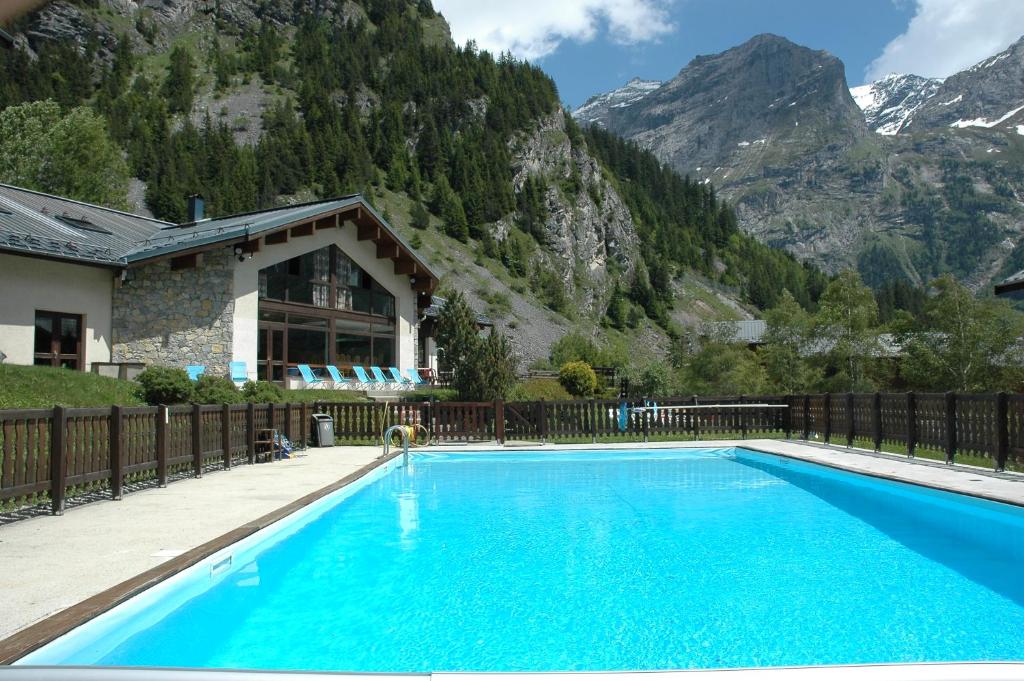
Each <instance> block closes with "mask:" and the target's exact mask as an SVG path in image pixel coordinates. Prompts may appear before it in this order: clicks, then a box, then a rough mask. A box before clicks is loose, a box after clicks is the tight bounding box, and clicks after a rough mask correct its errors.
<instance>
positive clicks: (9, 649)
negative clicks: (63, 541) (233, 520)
mask: <svg viewBox="0 0 1024 681" xmlns="http://www.w3.org/2000/svg"><path fill="white" fill-rule="evenodd" d="M401 455H402V451H401V450H400V449H399V450H394V451H392V452H390V453H389V454H387V455H385V456H381V457H378V458H377V459H374V460H373V461H372V462H370V463H368V464H366V465H365V466H362V467H361V468H359V469H357V470H355V471H353V472H351V473H349V474H348V475H346V476H344V477H342V478H339V479H338V480H336V481H334V482H332V483H331V484H329V485H326V486H324V487H321V488H320V489H318V490H315V491H313V492H310V493H309V494H306V495H304V496H302V497H299V498H298V499H296V500H294V501H291V502H289V503H287V504H285V505H284V506H281V507H279V508H277V509H274V510H273V511H270V512H269V513H266V514H264V515H262V516H260V517H258V518H256V519H255V520H251V521H249V522H247V523H245V524H243V525H240V526H239V527H236V528H234V529H233V530H229V531H228V532H225V533H224V534H222V535H220V536H219V537H216V538H214V539H211V540H210V541H208V542H206V543H204V544H200V545H199V546H196V547H194V548H192V549H189V550H188V551H186V552H185V553H183V554H181V555H180V556H176V557H174V558H171V559H170V560H167V561H165V562H163V563H161V564H160V565H157V566H156V567H153V568H150V569H149V570H146V571H145V572H142V573H140V574H138V575H135V576H134V577H130V578H129V579H126V580H125V581H123V582H121V583H119V584H116V585H114V586H112V587H110V588H108V589H106V590H104V591H101V592H100V593H98V594H96V595H94V596H90V597H89V598H86V599H85V600H83V601H81V602H79V603H76V604H75V605H72V606H71V607H68V608H65V609H63V610H61V611H59V612H56V613H54V614H52V615H50V616H48V617H46V618H44V619H42V620H39V621H38V622H35V623H34V624H30V625H28V626H27V627H25V628H24V629H21V630H19V631H16V632H15V633H13V634H12V635H10V636H8V637H7V638H4V639H0V668H2V667H8V666H10V665H11V664H12V663H14V662H15V661H17V660H19V659H21V658H22V657H25V656H26V655H28V654H29V653H32V652H34V651H35V650H38V649H39V648H41V647H43V646H44V645H47V644H48V643H51V642H52V641H54V640H56V639H58V638H60V637H61V636H64V635H65V634H67V633H69V632H70V631H72V630H74V629H76V628H77V627H80V626H82V625H83V624H85V623H86V622H88V621H90V620H92V619H95V618H96V617H99V616H100V615H102V614H103V613H105V612H108V611H109V610H112V609H113V608H115V607H117V606H118V605H120V604H121V603H124V602H125V601H127V600H129V599H131V598H133V597H135V596H137V595H139V594H140V593H142V592H144V591H146V590H147V589H150V588H152V587H154V586H156V585H157V584H160V583H161V582H163V581H165V580H167V579H169V578H171V577H173V576H175V575H177V574H179V573H180V572H182V571H184V570H187V569H188V568H190V567H192V566H193V565H196V564H197V563H199V562H201V561H203V560H205V559H206V558H209V557H210V556H212V555H214V554H215V553H217V552H218V551H222V550H224V549H226V548H227V547H229V546H231V545H233V544H236V543H238V542H239V541H241V540H243V539H245V538H246V537H249V536H251V535H253V534H255V533H256V532H259V531H260V530H263V529H265V528H267V527H269V526H270V525H273V524H274V523H276V522H279V521H281V520H283V519H285V518H287V517H288V516H290V515H292V514H293V513H296V512H297V511H300V510H302V509H303V508H306V507H307V506H309V505H311V504H313V503H315V502H317V501H319V500H320V499H322V498H324V497H326V496H327V495H329V494H333V493H334V492H337V491H338V490H340V489H343V488H345V487H347V486H348V485H350V484H352V483H353V482H356V481H357V480H359V479H361V478H363V477H364V476H366V475H368V474H369V473H371V472H373V471H374V470H376V469H377V468H379V467H380V466H382V465H384V464H386V463H388V462H389V461H391V460H393V459H395V458H397V457H399V456H401Z"/></svg>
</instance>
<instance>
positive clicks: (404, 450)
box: [384, 424, 409, 464]
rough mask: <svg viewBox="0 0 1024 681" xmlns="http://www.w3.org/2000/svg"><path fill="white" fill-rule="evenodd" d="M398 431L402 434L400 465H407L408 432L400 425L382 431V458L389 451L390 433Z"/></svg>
mask: <svg viewBox="0 0 1024 681" xmlns="http://www.w3.org/2000/svg"><path fill="white" fill-rule="evenodd" d="M396 430H397V431H398V432H400V433H401V434H402V463H404V464H407V463H409V431H408V429H406V427H405V426H403V425H401V424H395V425H393V426H391V427H390V428H388V429H387V430H385V431H384V456H387V455H388V452H389V451H390V450H391V433H393V432H395V431H396Z"/></svg>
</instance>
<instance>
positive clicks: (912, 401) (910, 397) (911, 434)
mask: <svg viewBox="0 0 1024 681" xmlns="http://www.w3.org/2000/svg"><path fill="white" fill-rule="evenodd" d="M916 449H917V395H915V394H914V393H912V392H909V393H907V456H909V457H910V458H911V459H913V458H914V451H915V450H916Z"/></svg>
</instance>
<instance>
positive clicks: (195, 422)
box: [192, 404, 203, 478]
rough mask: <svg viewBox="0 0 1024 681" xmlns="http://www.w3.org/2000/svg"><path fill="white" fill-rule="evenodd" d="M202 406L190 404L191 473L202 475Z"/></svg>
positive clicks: (198, 476) (197, 475)
mask: <svg viewBox="0 0 1024 681" xmlns="http://www.w3.org/2000/svg"><path fill="white" fill-rule="evenodd" d="M201 410H202V408H201V407H200V406H199V405H198V404H193V405H192V475H194V476H195V477H197V478H201V477H203V417H202V411H201Z"/></svg>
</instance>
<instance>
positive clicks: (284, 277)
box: [258, 246, 398, 381]
mask: <svg viewBox="0 0 1024 681" xmlns="http://www.w3.org/2000/svg"><path fill="white" fill-rule="evenodd" d="M259 293H260V310H259V319H260V323H259V324H260V325H259V348H258V355H259V358H258V368H259V375H260V378H262V379H269V380H272V381H281V380H284V378H285V376H288V375H292V376H294V375H297V372H296V369H295V366H296V365H297V364H309V365H311V366H312V367H313V368H314V370H318V369H319V368H320V367H323V366H325V365H327V364H334V365H336V366H338V367H341V368H342V369H343V370H348V369H349V368H350V367H352V366H365V367H369V366H384V367H388V366H396V365H397V360H398V357H397V354H396V351H397V344H396V336H395V299H394V296H392V295H391V294H390V293H389V292H388V291H387V290H386V289H384V287H383V286H381V285H380V284H379V283H377V282H376V281H374V280H373V278H372V277H370V276H369V275H368V274H367V273H366V272H365V271H364V270H363V269H362V268H360V267H359V266H358V265H356V264H355V262H353V261H352V259H351V258H349V257H348V256H347V255H345V254H344V253H342V252H341V251H340V250H339V249H338V248H337V247H335V246H328V247H325V248H321V249H318V250H316V251H313V252H311V253H306V254H304V255H301V256H298V257H296V258H292V259H291V260H288V261H286V262H282V263H278V264H276V265H272V266H270V267H267V268H264V269H263V270H261V271H260V275H259Z"/></svg>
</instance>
